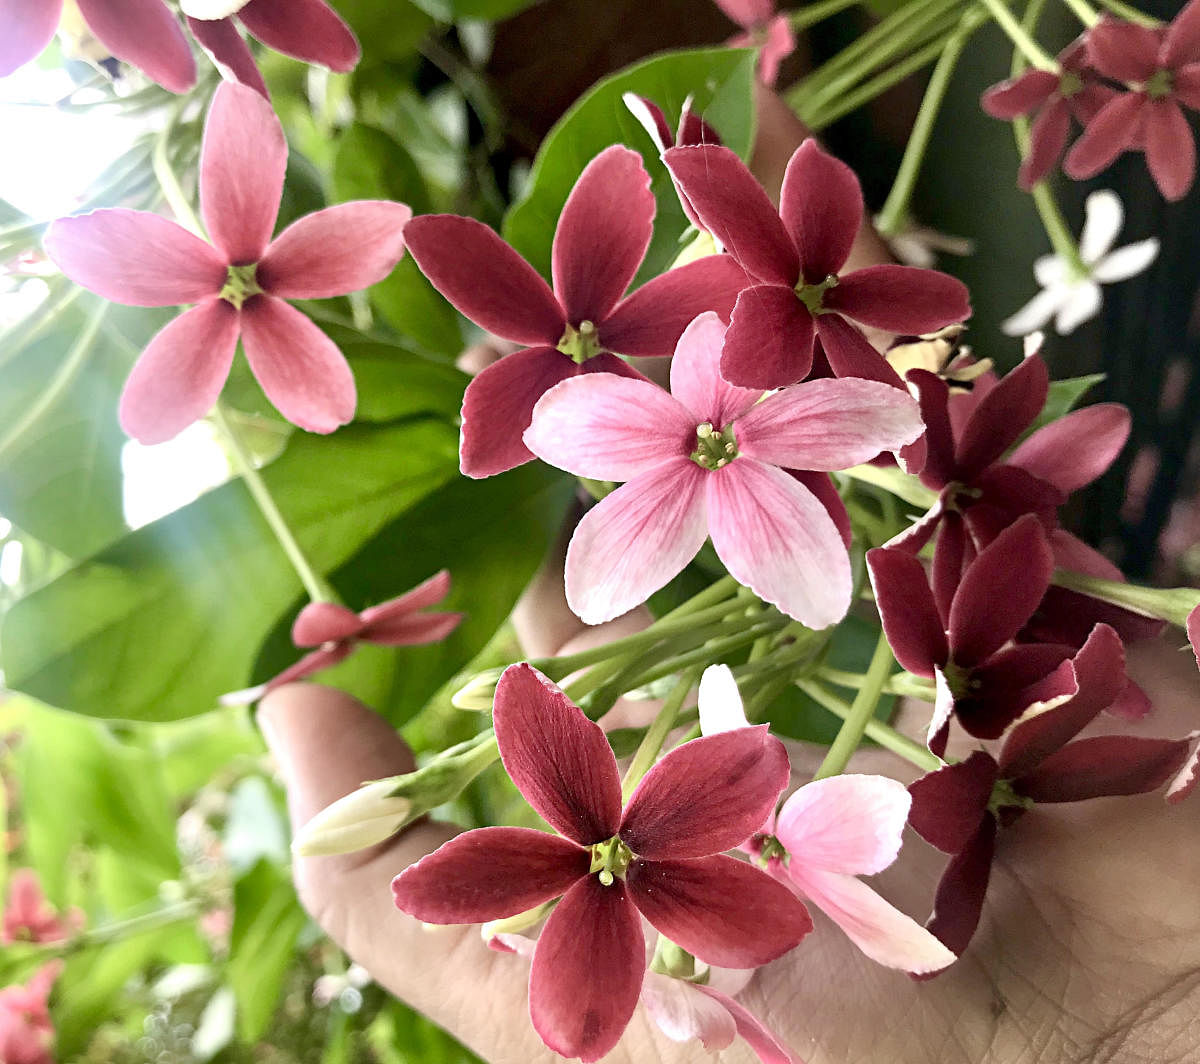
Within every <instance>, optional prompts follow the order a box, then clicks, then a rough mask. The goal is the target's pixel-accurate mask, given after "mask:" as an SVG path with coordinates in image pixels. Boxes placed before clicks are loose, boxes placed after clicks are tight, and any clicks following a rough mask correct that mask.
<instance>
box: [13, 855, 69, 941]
mask: <svg viewBox="0 0 1200 1064" xmlns="http://www.w3.org/2000/svg"><path fill="white" fill-rule="evenodd" d="M83 921H84V916H83V913H82V912H80V911H79V910H78V909H72V910H71V912H70V913H68V914H67V916H66V917H65V918H64V917H61V916H59V914H58V910H56V909H55V908H54V906H53V905H51V904H50V903H49V902H48V901H47V900H46V895H45V894H43V893H42V887H41V884H40V883H39V882H38V877H37V873H36V872H34V870H33V869H32V868H18V869H17V870H16V871H15V872H13V874H12V879H11V880H10V882H9V887H8V907H7V908H6V909H5V910H4V920H3V925H2V926H0V942H61V941H62V940H63V939H65V938H68V937H69V936H70V935H72V934H73V933H74V932H76V931H78V930H79V929H80V928H81V927H82V926H83Z"/></svg>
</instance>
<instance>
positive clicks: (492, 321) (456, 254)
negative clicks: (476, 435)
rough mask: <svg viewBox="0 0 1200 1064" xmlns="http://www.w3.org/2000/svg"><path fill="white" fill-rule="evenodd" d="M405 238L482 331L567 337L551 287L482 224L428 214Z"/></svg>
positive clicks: (544, 339) (544, 340)
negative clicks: (564, 334) (564, 335)
mask: <svg viewBox="0 0 1200 1064" xmlns="http://www.w3.org/2000/svg"><path fill="white" fill-rule="evenodd" d="M404 239H405V242H406V243H407V245H408V251H409V254H411V255H412V257H413V258H414V259H416V260H417V265H418V266H420V267H421V272H422V273H424V274H425V276H426V277H428V278H429V280H430V282H431V283H432V284H433V287H434V288H436V289H437V290H438V291H439V292H441V293H442V295H443V296H445V297H446V299H448V300H449V301H450V302H451V303H452V304H453V305H454V306H455V307H456V308H457V309H458V310H459V311H461V312H462V313H463V315H464V316H466V317H467V318H470V320H471V321H473V322H474V323H475V324H476V325H478V326H479V327H480V328H481V329H486V330H487V331H488V332H490V333H495V334H496V335H497V336H500V337H503V338H504V339H505V340H514V341H516V342H517V343H519V344H548V345H550V346H555V345H557V344H558V342H559V340H561V339H562V335H563V330H564V328H565V327H566V318H565V317H564V316H563V310H562V307H560V306H559V305H558V300H557V299H555V298H554V293H553V292H551V291H550V286H549V285H548V284H546V282H545V281H543V280H542V278H541V277H540V276H539V275H538V273H537V271H536V270H535V269H534V268H533V267H532V266H530V265H529V263H527V262H526V261H525V260H524V259H523V258H521V256H520V255H518V254H517V253H516V252H515V251H513V249H512V248H510V247H509V246H508V245H507V244H506V243H504V241H503V240H501V239H500V238H499V237H498V236H497V235H496V234H495V233H494V232H493V231H492V230H491V229H489V228H488V227H487V226H486V225H484V224H483V223H482V222H477V221H475V219H474V218H460V217H458V216H457V215H454V214H427V215H423V216H422V217H420V218H414V219H413V220H412V221H411V222H409V223H408V225H407V226H405V229H404ZM530 405H531V406H532V403H531V404H530ZM522 427H524V426H522ZM505 468H508V467H505ZM468 475H470V474H468Z"/></svg>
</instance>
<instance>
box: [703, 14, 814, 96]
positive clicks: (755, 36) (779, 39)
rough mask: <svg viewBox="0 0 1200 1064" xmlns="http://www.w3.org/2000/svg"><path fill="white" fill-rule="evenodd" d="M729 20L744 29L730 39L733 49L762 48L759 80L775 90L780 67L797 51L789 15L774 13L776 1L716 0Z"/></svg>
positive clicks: (759, 54) (759, 57)
mask: <svg viewBox="0 0 1200 1064" xmlns="http://www.w3.org/2000/svg"><path fill="white" fill-rule="evenodd" d="M713 2H714V3H715V4H716V5H717V7H719V8H720V9H721V10H722V11H724V12H725V14H726V15H728V16H729V19H730V21H732V22H736V23H737V24H738V25H739V26H741V27H742V29H743V30H745V32H744V33H739V34H737V36H735V37H731V38H730V39H729V43H730V45H731V46H732V47H734V48H746V47H751V48H761V49H762V51H760V52H759V53H758V80H759V81H761V82H762V83H763V84H764V85H765V86H766V87H767V88H772V87H773V86H774V84H775V81H776V79H777V78H778V77H779V64H780V63H781V62H783V60H784V59H786V58H787V57H788V56H789V55H791V54H792V52H794V51H795V50H796V35H795V34H794V33H793V32H792V24H791V23H790V22H789V21H788V19H787V16H786V15H777V14H776V13H775V4H774V3H773V0H713Z"/></svg>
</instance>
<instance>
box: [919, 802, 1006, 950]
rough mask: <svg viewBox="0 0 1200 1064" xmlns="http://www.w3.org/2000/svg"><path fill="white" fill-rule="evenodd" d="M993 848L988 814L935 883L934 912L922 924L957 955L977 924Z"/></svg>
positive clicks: (991, 818) (993, 822)
mask: <svg viewBox="0 0 1200 1064" xmlns="http://www.w3.org/2000/svg"><path fill="white" fill-rule="evenodd" d="M995 849H996V818H995V817H994V816H992V815H991V814H990V813H988V814H985V816H984V818H983V820H982V821H980V823H979V829H978V830H977V831H976V832H975V834H974V835H973V836H972V837H971V840H970V842H968V843H967V845H966V846H965V847H964V848H963V850H962V851H961V852H960V853H958V854H956V855H955V856H954V857H952V858H951V859H950V863H949V864H947V865H946V870H945V871H944V872H943V873H942V878H941V881H940V882H939V883H938V889H937V895H936V897H935V898H934V902H933V915H932V916H931V917H930V918H929V920H928V922H927V923H926V924H925V926H926V927H927V928H929V930H930V931H931V932H933V934H934V935H936V936H937V937H938V939H939V940H940V941H941V942H942V943H943V944H944V945H945V946H946V947H947V948H948V949H950V950H953V952H955V953H957V954H958V955H959V956H961V955H962V952H963V950H965V949H966V948H967V944H968V943H969V942H970V941H971V936H972V935H974V934H975V928H976V927H978V926H979V914H980V913H981V912H982V911H983V899H984V895H986V894H987V885H988V879H989V878H990V877H991V872H992V855H993V853H994V852H995Z"/></svg>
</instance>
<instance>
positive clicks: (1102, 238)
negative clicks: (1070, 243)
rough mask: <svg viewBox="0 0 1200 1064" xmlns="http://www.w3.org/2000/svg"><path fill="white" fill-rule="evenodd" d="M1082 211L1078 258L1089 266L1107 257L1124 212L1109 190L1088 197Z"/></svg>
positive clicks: (1116, 197)
mask: <svg viewBox="0 0 1200 1064" xmlns="http://www.w3.org/2000/svg"><path fill="white" fill-rule="evenodd" d="M1083 210H1084V219H1083V232H1082V233H1081V234H1080V236H1079V257H1080V258H1081V259H1083V261H1084V262H1086V263H1088V265H1091V264H1093V263H1096V262H1099V261H1100V259H1102V258H1103V257H1104V256H1105V255H1107V254H1108V251H1109V249H1110V248H1111V247H1112V246H1113V244H1114V243H1116V240H1117V234H1118V233H1119V232H1120V231H1121V226H1122V224H1124V221H1125V210H1124V208H1123V207H1122V206H1121V197H1120V196H1118V195H1117V194H1116V193H1115V192H1113V190H1112V189H1109V188H1102V189H1100V190H1099V191H1098V192H1093V193H1092V194H1091V195H1090V196H1088V198H1087V202H1086V203H1085V204H1084V207H1083ZM1040 280H1041V279H1040V278H1039V281H1040ZM1041 283H1043V284H1044V283H1045V282H1041Z"/></svg>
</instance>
